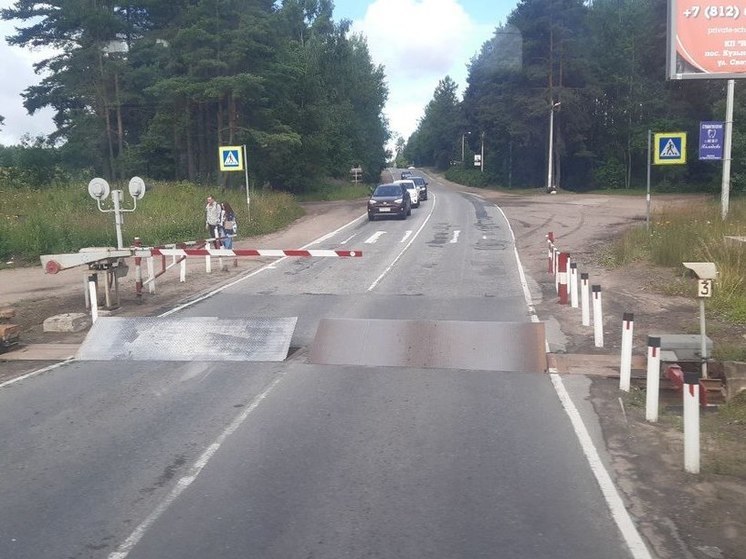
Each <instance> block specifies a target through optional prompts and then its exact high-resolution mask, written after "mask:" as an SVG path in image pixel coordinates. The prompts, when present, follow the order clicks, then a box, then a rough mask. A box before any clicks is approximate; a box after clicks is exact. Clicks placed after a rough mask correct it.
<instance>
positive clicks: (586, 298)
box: [580, 272, 591, 326]
mask: <svg viewBox="0 0 746 559" xmlns="http://www.w3.org/2000/svg"><path fill="white" fill-rule="evenodd" d="M588 282H589V280H588V272H582V273H581V274H580V312H581V318H582V324H583V326H590V325H591V297H590V293H589V291H588V290H589V289H590V286H589V285H588Z"/></svg>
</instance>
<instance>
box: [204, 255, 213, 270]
mask: <svg viewBox="0 0 746 559" xmlns="http://www.w3.org/2000/svg"><path fill="white" fill-rule="evenodd" d="M205 272H207V273H208V274H209V273H210V272H212V260H211V259H210V255H209V254H207V255H205Z"/></svg>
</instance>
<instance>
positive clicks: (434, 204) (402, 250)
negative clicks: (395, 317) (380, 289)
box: [368, 196, 438, 291]
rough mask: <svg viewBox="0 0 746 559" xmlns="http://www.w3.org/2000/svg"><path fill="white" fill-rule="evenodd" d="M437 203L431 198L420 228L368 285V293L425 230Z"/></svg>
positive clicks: (435, 199) (435, 198) (436, 199)
mask: <svg viewBox="0 0 746 559" xmlns="http://www.w3.org/2000/svg"><path fill="white" fill-rule="evenodd" d="M437 202H438V198H437V197H435V196H433V205H432V206H431V207H430V213H429V214H427V217H426V218H425V221H423V222H422V225H421V226H420V228H419V229H417V232H416V233H415V234H414V235H413V236H412V240H411V241H409V242H408V243H407V244H406V245H405V246H404V248H403V249H401V252H400V253H399V254H398V256H397V257H396V258H394V261H393V262H392V263H391V264H389V266H388V268H386V269H385V270H384V271H383V273H381V275H380V276H378V277H377V278H376V281H374V282H373V283H371V284H370V287H369V288H368V291H373V289H375V287H376V286H377V285H378V284H379V283H380V282H381V280H382V279H383V278H384V277H385V276H386V274H388V273H389V272H390V271H391V269H392V268H393V267H394V266H395V265H396V263H397V262H398V261H399V259H400V258H401V257H402V255H403V254H404V253H405V252H406V251H407V249H408V248H409V247H410V246H412V243H413V242H414V240H415V239H416V238H417V235H419V234H420V231H422V230H423V229H424V228H425V225H427V222H428V221H430V218H431V217H432V215H433V212H434V211H435V206H436V205H437Z"/></svg>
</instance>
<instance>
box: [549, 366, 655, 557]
mask: <svg viewBox="0 0 746 559" xmlns="http://www.w3.org/2000/svg"><path fill="white" fill-rule="evenodd" d="M550 377H551V379H552V384H553V385H554V389H555V391H556V392H557V396H559V399H560V402H561V403H562V407H563V408H565V412H566V413H567V415H568V417H569V418H570V423H571V424H572V426H573V429H574V430H575V435H576V436H577V437H578V441H579V442H580V446H581V447H582V448H583V453H584V454H585V457H586V458H587V459H588V465H589V466H590V467H591V471H592V472H593V475H594V476H595V477H596V481H597V482H598V485H599V487H600V488H601V493H603V496H604V498H605V499H606V504H607V505H608V507H609V511H610V512H611V516H612V517H613V518H614V522H616V525H617V527H618V528H619V531H620V532H621V534H622V537H623V538H624V541H625V542H626V543H627V547H629V550H630V552H631V553H632V557H633V558H634V559H652V555H651V554H650V551H648V548H647V547H646V546H645V542H644V541H643V540H642V536H640V532H638V530H637V527H636V526H635V524H634V522H632V518H631V517H630V515H629V513H628V512H627V509H626V508H625V506H624V501H622V498H621V496H620V495H619V492H618V491H617V489H616V487H615V486H614V482H613V481H612V479H611V476H610V475H609V472H607V471H606V468H605V467H604V465H603V462H601V458H600V456H599V455H598V451H597V450H596V447H595V446H594V445H593V440H592V439H591V436H590V435H589V434H588V430H587V429H586V427H585V424H584V423H583V419H582V418H581V417H580V412H578V409H577V408H576V407H575V404H573V402H572V399H571V398H570V395H569V394H568V392H567V389H566V388H565V385H564V384H563V382H562V377H560V375H558V374H556V373H554V374H552V375H550Z"/></svg>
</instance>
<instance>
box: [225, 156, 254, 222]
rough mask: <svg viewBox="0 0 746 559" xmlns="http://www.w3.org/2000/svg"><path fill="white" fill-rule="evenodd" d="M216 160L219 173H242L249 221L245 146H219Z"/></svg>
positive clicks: (249, 204)
mask: <svg viewBox="0 0 746 559" xmlns="http://www.w3.org/2000/svg"><path fill="white" fill-rule="evenodd" d="M218 158H219V161H220V170H221V171H243V172H244V180H245V182H246V207H247V208H248V210H249V214H248V220H249V221H251V197H250V196H249V166H248V165H247V164H246V145H245V144H244V145H242V146H221V147H219V148H218Z"/></svg>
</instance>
